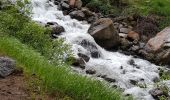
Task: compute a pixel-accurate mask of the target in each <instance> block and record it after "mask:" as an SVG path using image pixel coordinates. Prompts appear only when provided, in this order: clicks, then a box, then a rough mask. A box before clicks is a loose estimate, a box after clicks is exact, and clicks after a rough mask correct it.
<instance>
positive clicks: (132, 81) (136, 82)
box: [130, 80, 138, 85]
mask: <svg viewBox="0 0 170 100" xmlns="http://www.w3.org/2000/svg"><path fill="white" fill-rule="evenodd" d="M130 83H131V84H133V85H137V84H138V81H136V80H130Z"/></svg>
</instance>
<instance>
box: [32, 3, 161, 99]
mask: <svg viewBox="0 0 170 100" xmlns="http://www.w3.org/2000/svg"><path fill="white" fill-rule="evenodd" d="M31 4H32V7H33V9H32V13H33V15H32V20H34V21H37V22H41V23H43V24H46V23H47V22H57V23H58V24H59V25H61V26H63V27H64V29H65V32H63V33H62V35H61V37H62V38H64V39H65V41H66V42H67V43H69V44H70V45H71V46H72V50H73V53H74V54H75V56H77V54H78V53H82V54H85V55H88V56H90V60H89V62H87V63H86V68H85V69H84V70H82V69H79V68H74V70H76V71H77V72H78V73H81V74H84V75H88V74H86V71H87V70H93V71H95V72H94V74H93V75H88V76H90V77H94V78H97V79H99V80H106V81H108V82H109V83H110V85H111V86H117V87H119V88H121V89H122V90H123V91H124V94H132V95H133V96H134V98H135V99H137V100H154V99H153V97H152V96H151V95H150V94H149V91H150V90H151V89H152V88H153V87H154V84H155V82H156V81H157V80H159V70H158V68H159V67H160V66H156V65H154V64H152V63H150V62H148V61H146V60H143V59H139V58H134V57H133V56H126V55H124V54H121V53H118V52H109V51H107V50H105V49H103V48H102V47H100V46H99V45H97V43H96V42H95V40H94V39H93V37H92V36H91V35H89V34H88V33H87V31H88V29H89V27H90V25H89V24H88V23H87V22H86V21H77V20H75V19H71V18H70V16H68V15H67V16H65V15H63V13H62V11H59V10H58V7H57V5H55V4H54V3H53V2H52V1H49V0H31ZM93 52H97V57H93V55H92V53H93ZM143 86H146V87H145V88H143Z"/></svg>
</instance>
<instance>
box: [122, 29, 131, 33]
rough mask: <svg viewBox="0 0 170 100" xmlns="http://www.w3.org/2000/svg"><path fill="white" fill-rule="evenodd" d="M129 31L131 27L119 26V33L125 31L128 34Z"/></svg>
mask: <svg viewBox="0 0 170 100" xmlns="http://www.w3.org/2000/svg"><path fill="white" fill-rule="evenodd" d="M130 31H131V29H129V28H120V31H119V32H120V33H125V34H128V33H129V32H130Z"/></svg>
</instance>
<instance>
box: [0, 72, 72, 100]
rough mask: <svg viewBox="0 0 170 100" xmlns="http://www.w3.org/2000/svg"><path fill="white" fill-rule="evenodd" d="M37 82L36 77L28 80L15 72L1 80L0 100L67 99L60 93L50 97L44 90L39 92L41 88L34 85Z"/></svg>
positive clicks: (20, 73)
mask: <svg viewBox="0 0 170 100" xmlns="http://www.w3.org/2000/svg"><path fill="white" fill-rule="evenodd" d="M35 81H37V79H35V78H34V77H31V78H26V77H25V76H24V75H23V74H22V72H19V71H15V72H14V73H13V74H12V75H10V76H8V77H6V78H0V100H63V99H66V98H67V97H65V96H63V95H62V96H61V95H60V94H59V93H55V95H49V94H47V93H45V92H44V91H42V90H41V91H38V90H37V89H38V88H40V87H39V86H38V85H35V84H34V82H35ZM30 83H31V84H32V85H34V86H32V85H30ZM42 92H43V93H42ZM66 100H70V99H66Z"/></svg>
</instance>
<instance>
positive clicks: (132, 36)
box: [127, 31, 139, 41]
mask: <svg viewBox="0 0 170 100" xmlns="http://www.w3.org/2000/svg"><path fill="white" fill-rule="evenodd" d="M127 37H128V39H130V40H132V41H134V40H137V41H138V40H139V34H138V33H136V32H134V31H130V32H129V33H128V36H127Z"/></svg>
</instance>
